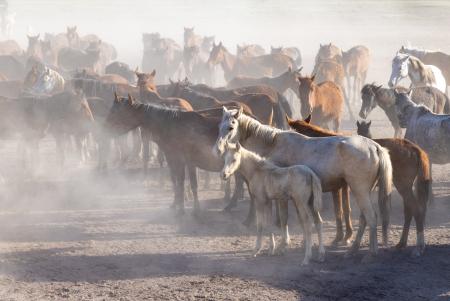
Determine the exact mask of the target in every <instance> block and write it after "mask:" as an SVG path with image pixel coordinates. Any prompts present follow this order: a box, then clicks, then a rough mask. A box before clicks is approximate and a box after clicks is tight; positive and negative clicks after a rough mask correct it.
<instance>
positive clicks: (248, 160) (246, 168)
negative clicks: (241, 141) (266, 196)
mask: <svg viewBox="0 0 450 301" xmlns="http://www.w3.org/2000/svg"><path fill="white" fill-rule="evenodd" d="M240 152H241V163H240V166H239V171H240V172H241V173H242V175H243V176H244V178H246V179H247V180H248V181H250V180H251V179H252V177H253V174H254V173H255V172H256V171H258V170H259V169H260V167H261V166H262V165H263V164H264V162H261V158H260V157H259V156H257V155H256V154H255V153H253V152H251V151H249V150H247V149H245V148H242V147H241V149H240ZM261 184H262V183H261Z"/></svg>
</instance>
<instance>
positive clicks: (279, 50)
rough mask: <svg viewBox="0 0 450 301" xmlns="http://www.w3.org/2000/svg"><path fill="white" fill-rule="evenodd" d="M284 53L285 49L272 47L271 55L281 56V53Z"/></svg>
mask: <svg viewBox="0 0 450 301" xmlns="http://www.w3.org/2000/svg"><path fill="white" fill-rule="evenodd" d="M282 51H283V47H273V46H270V53H271V54H279V53H282Z"/></svg>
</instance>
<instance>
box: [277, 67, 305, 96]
mask: <svg viewBox="0 0 450 301" xmlns="http://www.w3.org/2000/svg"><path fill="white" fill-rule="evenodd" d="M302 69H303V67H300V68H298V69H296V70H295V69H292V67H290V66H289V67H288V70H287V71H286V72H284V73H283V74H282V75H281V78H282V79H283V81H284V82H285V85H286V86H287V87H289V88H291V89H292V91H295V94H297V96H299V94H298V92H299V91H298V83H299V81H298V78H299V77H300V76H301V71H302ZM299 97H300V96H299Z"/></svg>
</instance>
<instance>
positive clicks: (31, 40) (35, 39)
mask: <svg viewBox="0 0 450 301" xmlns="http://www.w3.org/2000/svg"><path fill="white" fill-rule="evenodd" d="M39 36H40V34H38V35H35V36H30V35H27V38H28V49H30V48H33V47H36V46H37V45H38V44H39Z"/></svg>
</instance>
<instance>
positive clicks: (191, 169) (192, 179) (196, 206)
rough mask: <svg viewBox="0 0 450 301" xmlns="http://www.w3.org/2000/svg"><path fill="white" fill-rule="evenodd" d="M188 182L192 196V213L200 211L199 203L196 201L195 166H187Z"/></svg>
mask: <svg viewBox="0 0 450 301" xmlns="http://www.w3.org/2000/svg"><path fill="white" fill-rule="evenodd" d="M188 173H189V182H190V183H191V191H192V194H193V197H194V214H197V213H199V212H200V203H199V202H198V191H197V190H198V184H197V168H196V167H195V166H192V165H189V166H188Z"/></svg>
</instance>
